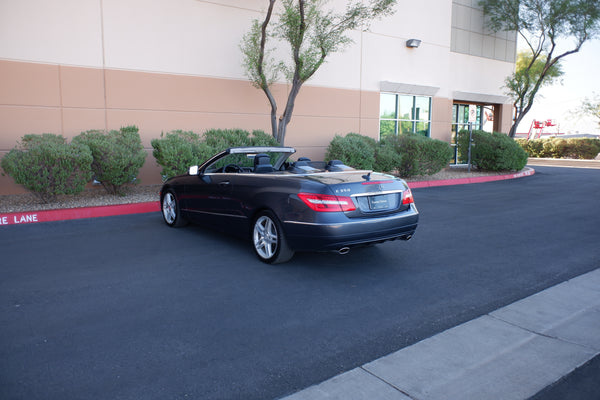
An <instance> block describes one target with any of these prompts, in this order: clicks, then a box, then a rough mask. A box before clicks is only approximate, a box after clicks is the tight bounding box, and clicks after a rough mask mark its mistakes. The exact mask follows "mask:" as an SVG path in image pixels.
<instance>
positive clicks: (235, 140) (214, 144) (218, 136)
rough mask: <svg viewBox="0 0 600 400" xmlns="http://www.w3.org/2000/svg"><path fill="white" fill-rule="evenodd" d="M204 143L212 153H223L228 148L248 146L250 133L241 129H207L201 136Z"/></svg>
mask: <svg viewBox="0 0 600 400" xmlns="http://www.w3.org/2000/svg"><path fill="white" fill-rule="evenodd" d="M203 138H204V143H206V145H207V146H208V147H210V148H211V149H212V153H217V152H219V151H223V150H225V149H226V148H228V147H243V146H249V145H250V133H249V132H248V131H245V130H243V129H209V130H208V131H206V132H204V134H203Z"/></svg>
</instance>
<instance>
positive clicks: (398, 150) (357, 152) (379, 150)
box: [1, 126, 597, 202]
mask: <svg viewBox="0 0 600 400" xmlns="http://www.w3.org/2000/svg"><path fill="white" fill-rule="evenodd" d="M151 144H152V148H153V152H152V153H153V155H154V158H155V159H156V161H157V163H158V165H160V166H161V167H162V170H161V174H162V175H163V178H165V179H166V178H169V177H172V176H175V175H179V174H184V173H185V172H186V171H187V169H188V167H189V166H190V165H195V164H199V163H201V162H202V161H205V160H206V159H208V157H210V156H212V155H213V154H215V153H216V152H218V151H221V150H223V149H225V148H227V147H236V146H278V144H277V141H276V140H275V139H274V138H273V137H272V136H271V135H269V134H267V133H265V132H263V131H253V132H248V131H245V130H241V129H232V130H220V129H213V130H209V131H206V132H204V133H203V134H201V135H200V134H197V133H194V132H191V131H181V130H176V131H171V132H168V133H164V134H161V137H160V138H158V139H153V140H152V141H151ZM458 144H459V149H460V151H459V153H460V154H461V155H464V156H466V149H467V146H468V132H466V131H463V132H460V133H459V140H458ZM596 153H597V152H596ZM145 156H146V153H145V151H144V149H143V147H142V143H141V139H140V135H139V132H138V128H137V127H135V126H128V127H124V128H121V129H120V130H119V131H108V132H105V131H87V132H83V133H81V134H80V135H79V136H77V137H75V138H73V140H72V141H71V143H67V140H66V139H65V138H64V137H62V136H60V135H53V134H42V135H25V136H24V137H23V138H22V140H21V142H20V143H18V144H17V146H16V147H15V148H14V149H12V150H11V151H10V152H9V153H8V154H7V155H6V156H5V157H4V158H3V159H2V163H1V166H2V169H3V170H4V171H5V172H6V173H7V174H8V175H10V176H11V177H13V179H14V180H15V182H16V183H18V184H21V185H24V186H25V187H26V188H27V189H29V190H31V191H32V192H34V193H36V194H37V195H38V196H39V198H40V199H41V200H42V201H44V202H48V201H50V200H52V199H53V198H54V197H55V196H57V195H60V194H77V193H80V192H81V191H83V189H84V187H85V184H86V183H87V182H89V181H90V179H92V178H93V179H95V180H97V181H99V182H100V183H101V184H102V185H103V186H104V188H105V189H106V191H107V192H109V193H112V194H123V193H124V190H125V188H126V186H127V185H128V184H132V183H136V182H137V175H138V173H139V170H140V168H141V167H142V166H143V164H144V161H145ZM452 156H453V151H452V148H451V147H450V145H449V144H448V143H446V142H443V141H440V140H436V139H431V138H428V137H425V136H421V135H417V134H404V135H400V136H391V137H386V138H385V139H384V140H382V141H380V142H377V141H376V140H374V139H372V138H370V137H367V136H363V135H359V134H356V133H349V134H347V135H345V136H336V137H335V138H334V139H333V140H332V141H331V142H330V144H329V146H328V148H327V152H326V159H328V160H332V159H337V160H341V161H343V162H344V163H345V164H347V165H351V166H353V167H355V168H360V169H371V170H377V171H383V172H391V173H396V174H398V175H399V176H401V177H404V178H410V177H413V176H418V175H431V174H435V173H437V172H439V171H440V170H442V169H443V168H445V167H446V166H448V164H449V162H450V160H451V158H452ZM526 162H527V153H525V151H524V150H523V149H522V148H521V147H520V146H519V145H518V144H517V143H516V142H515V141H513V140H512V139H510V138H508V136H506V135H504V134H499V133H493V134H489V133H486V132H483V131H474V132H473V151H472V163H473V165H474V166H476V167H478V168H480V169H485V170H492V171H499V170H520V169H522V168H523V167H524V166H525V164H526Z"/></svg>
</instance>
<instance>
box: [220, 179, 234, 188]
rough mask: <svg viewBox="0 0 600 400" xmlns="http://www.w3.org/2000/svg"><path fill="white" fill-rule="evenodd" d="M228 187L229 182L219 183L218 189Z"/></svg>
mask: <svg viewBox="0 0 600 400" xmlns="http://www.w3.org/2000/svg"><path fill="white" fill-rule="evenodd" d="M229 185H231V182H229V181H223V182H219V187H222V188H224V187H227V186H229Z"/></svg>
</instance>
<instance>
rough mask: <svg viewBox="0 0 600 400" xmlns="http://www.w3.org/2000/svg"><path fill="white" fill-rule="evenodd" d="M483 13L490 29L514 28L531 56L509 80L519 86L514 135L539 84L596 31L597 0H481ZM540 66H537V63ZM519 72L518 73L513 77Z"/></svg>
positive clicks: (599, 23)
mask: <svg viewBox="0 0 600 400" xmlns="http://www.w3.org/2000/svg"><path fill="white" fill-rule="evenodd" d="M479 5H480V6H482V7H483V12H484V14H485V15H486V16H487V17H488V19H489V24H490V28H491V29H492V30H494V31H496V32H497V31H500V30H505V31H516V32H517V33H518V34H519V36H520V37H521V38H522V39H523V41H524V43H525V44H526V45H527V47H528V49H529V52H530V55H531V58H530V60H529V63H528V64H527V66H526V67H525V68H524V69H522V70H521V71H515V73H514V74H513V75H512V77H509V78H508V79H509V80H511V81H519V80H520V82H521V83H520V84H521V85H522V87H521V89H520V91H519V93H518V94H517V95H516V98H515V104H516V106H517V110H516V114H515V121H514V123H513V125H512V127H511V128H510V133H509V136H510V137H514V136H515V133H516V129H517V126H518V125H519V123H520V122H521V120H522V119H523V117H525V115H526V114H527V113H528V112H529V111H530V110H531V107H532V106H533V101H534V99H535V96H536V95H537V93H538V91H539V89H540V87H542V85H543V84H544V82H545V81H546V79H547V76H548V75H549V74H551V72H552V68H553V67H554V66H555V65H556V64H557V63H558V62H559V61H560V60H562V59H563V58H564V57H566V56H568V55H570V54H574V53H577V52H578V51H579V50H580V49H581V46H582V45H583V44H584V43H585V42H586V41H588V40H590V39H592V38H594V37H595V36H596V35H597V34H598V32H599V30H600V2H599V1H598V0H481V1H479ZM541 65H543V67H541V68H540V66H541ZM517 74H520V76H517Z"/></svg>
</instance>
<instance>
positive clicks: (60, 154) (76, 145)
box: [0, 126, 146, 203]
mask: <svg viewBox="0 0 600 400" xmlns="http://www.w3.org/2000/svg"><path fill="white" fill-rule="evenodd" d="M145 158H146V152H145V151H144V148H143V146H142V141H141V139H140V135H139V133H138V128H137V127H135V126H128V127H124V128H121V129H120V130H119V131H109V132H104V131H87V132H83V133H82V134H80V135H79V136H76V137H75V138H73V140H72V141H71V143H67V140H66V139H65V138H64V137H63V136H61V135H55V134H50V133H44V134H41V135H25V136H23V138H22V139H21V142H20V143H17V146H15V148H13V149H12V150H11V151H10V152H9V153H8V154H7V155H6V156H4V157H3V158H2V162H1V164H0V165H1V166H2V169H3V170H4V172H6V173H7V174H8V175H10V176H11V177H12V178H13V179H14V180H15V182H16V183H17V184H20V185H23V186H25V187H26V188H27V189H28V190H30V191H31V192H33V193H34V194H36V195H37V196H38V197H39V199H40V200H41V201H42V202H44V203H47V202H49V201H51V200H53V199H54V198H55V197H56V196H58V195H61V194H77V193H81V192H82V191H83V189H84V188H85V185H86V183H87V182H89V181H90V180H91V179H95V180H97V181H100V183H102V185H103V186H104V188H105V189H106V191H107V192H109V193H112V194H124V189H125V186H126V185H127V184H129V183H134V182H135V179H136V177H137V175H138V172H139V170H140V168H141V167H142V166H143V164H144V161H145Z"/></svg>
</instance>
